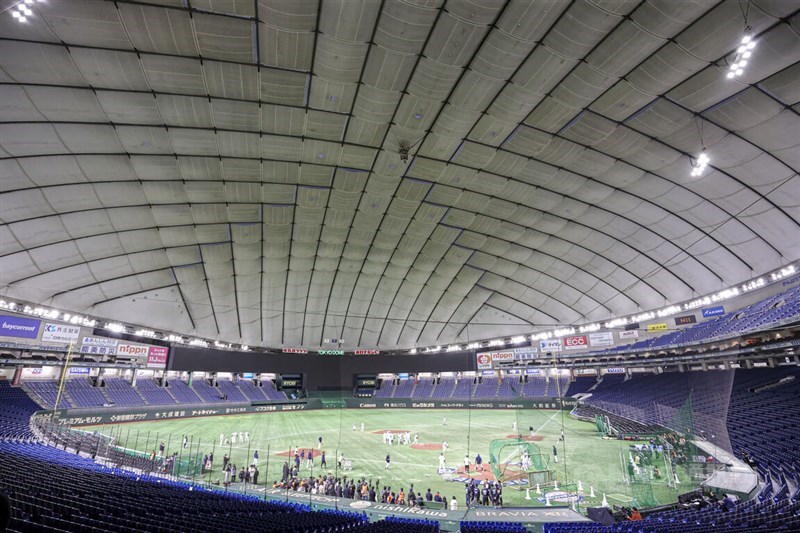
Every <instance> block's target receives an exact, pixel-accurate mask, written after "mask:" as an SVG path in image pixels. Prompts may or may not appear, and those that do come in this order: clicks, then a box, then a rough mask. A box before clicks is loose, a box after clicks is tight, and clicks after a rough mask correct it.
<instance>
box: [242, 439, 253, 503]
mask: <svg viewBox="0 0 800 533" xmlns="http://www.w3.org/2000/svg"><path fill="white" fill-rule="evenodd" d="M246 457H247V460H246V461H245V462H244V463H245V468H247V471H246V472H245V476H244V479H245V483H244V493H245V494H247V475H248V474H249V473H250V464H249V463H250V459H251V455H250V441H249V440H248V441H247V455H246ZM250 481H253V480H252V478H251V479H250Z"/></svg>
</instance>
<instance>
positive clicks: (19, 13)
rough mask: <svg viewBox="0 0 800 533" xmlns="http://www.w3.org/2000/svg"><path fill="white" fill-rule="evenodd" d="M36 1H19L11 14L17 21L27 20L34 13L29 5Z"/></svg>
mask: <svg viewBox="0 0 800 533" xmlns="http://www.w3.org/2000/svg"><path fill="white" fill-rule="evenodd" d="M35 3H36V0H23V1H22V2H20V3H18V4H17V5H16V6H15V7H16V10H15V9H14V8H11V16H12V17H13V18H15V19H16V20H17V22H27V21H28V18H29V17H30V16H32V15H33V11H31V9H30V8H29V7H28V6H32V5H33V4H35Z"/></svg>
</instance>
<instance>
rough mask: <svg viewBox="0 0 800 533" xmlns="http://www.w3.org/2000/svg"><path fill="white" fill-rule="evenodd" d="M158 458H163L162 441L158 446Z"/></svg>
mask: <svg viewBox="0 0 800 533" xmlns="http://www.w3.org/2000/svg"><path fill="white" fill-rule="evenodd" d="M158 456H159V457H164V441H161V444H159V445H158Z"/></svg>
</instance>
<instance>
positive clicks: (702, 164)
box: [692, 148, 711, 178]
mask: <svg viewBox="0 0 800 533" xmlns="http://www.w3.org/2000/svg"><path fill="white" fill-rule="evenodd" d="M710 162H711V160H710V159H709V158H708V155H707V154H706V150H705V148H704V149H703V151H702V152H700V155H698V156H697V159H695V161H694V163H693V164H692V177H695V178H696V177H698V176H701V175H702V174H703V172H705V170H706V167H707V166H708V164H709V163H710Z"/></svg>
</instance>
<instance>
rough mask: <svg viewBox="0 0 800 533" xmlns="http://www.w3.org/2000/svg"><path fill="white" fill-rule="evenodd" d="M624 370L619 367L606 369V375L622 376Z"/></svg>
mask: <svg viewBox="0 0 800 533" xmlns="http://www.w3.org/2000/svg"><path fill="white" fill-rule="evenodd" d="M624 373H625V369H624V368H621V367H613V368H606V374H624Z"/></svg>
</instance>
